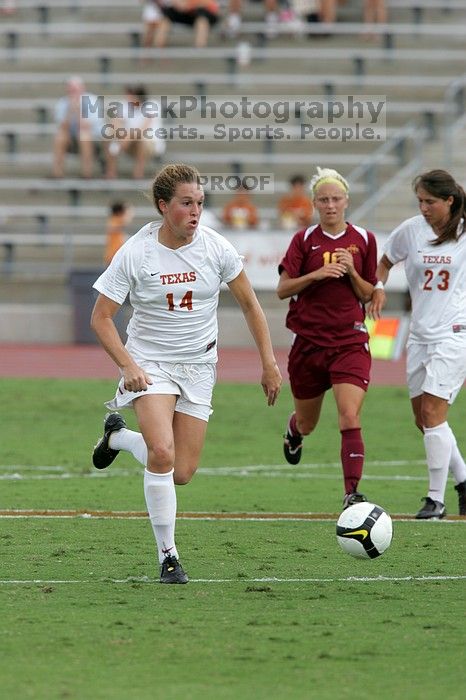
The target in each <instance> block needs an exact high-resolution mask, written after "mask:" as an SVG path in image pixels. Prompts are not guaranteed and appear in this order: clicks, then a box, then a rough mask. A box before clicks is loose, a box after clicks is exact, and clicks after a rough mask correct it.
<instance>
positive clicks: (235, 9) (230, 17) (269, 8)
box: [225, 0, 280, 39]
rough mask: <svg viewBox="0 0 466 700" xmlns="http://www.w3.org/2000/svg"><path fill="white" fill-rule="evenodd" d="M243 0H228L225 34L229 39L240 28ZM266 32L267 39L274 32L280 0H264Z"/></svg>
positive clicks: (272, 35)
mask: <svg viewBox="0 0 466 700" xmlns="http://www.w3.org/2000/svg"><path fill="white" fill-rule="evenodd" d="M242 6H243V0H228V6H227V15H226V18H225V27H226V34H227V36H228V37H229V38H230V39H233V38H234V37H236V36H237V34H238V33H239V31H240V29H241V21H242V16H241V15H242ZM264 8H265V23H266V27H267V29H266V34H267V36H268V38H269V39H271V38H273V37H274V36H275V34H276V28H277V24H278V21H279V12H280V0H264Z"/></svg>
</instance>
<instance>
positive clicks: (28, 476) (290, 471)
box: [0, 460, 425, 481]
mask: <svg viewBox="0 0 466 700" xmlns="http://www.w3.org/2000/svg"><path fill="white" fill-rule="evenodd" d="M424 463H425V462H424V460H394V461H373V462H366V465H365V474H364V479H365V480H369V481H425V476H412V475H408V474H387V475H383V474H370V473H367V470H370V469H371V468H372V467H374V468H379V467H382V468H387V469H390V468H393V467H410V466H415V465H416V466H417V465H422V464H424ZM327 469H329V470H334V469H338V470H340V469H341V464H340V463H336V462H329V463H313V464H312V463H311V464H299V465H296V466H294V465H283V464H280V465H277V464H275V465H272V464H253V465H246V466H240V467H231V466H230V467H228V466H222V467H200V468H199V469H198V472H197V473H198V474H199V475H200V476H214V477H222V476H234V477H240V478H247V477H254V476H266V477H267V478H285V477H289V476H292V477H293V478H294V479H333V478H334V475H333V474H327V473H322V472H321V471H315V470H327ZM37 472H40V473H39V474H37ZM47 472H48V473H47ZM140 475H141V471H140V469H139V468H138V467H137V466H136V467H135V469H118V468H117V467H112V469H109V470H107V471H92V472H82V473H78V472H70V471H68V469H67V467H64V466H59V465H52V466H50V467H47V466H38V467H32V466H25V465H7V466H0V481H42V480H60V479H102V478H104V479H105V478H116V477H140Z"/></svg>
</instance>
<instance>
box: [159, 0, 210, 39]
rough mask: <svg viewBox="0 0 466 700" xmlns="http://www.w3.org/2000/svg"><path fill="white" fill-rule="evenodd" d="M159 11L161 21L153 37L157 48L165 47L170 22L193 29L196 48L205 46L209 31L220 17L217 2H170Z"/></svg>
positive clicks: (178, 0)
mask: <svg viewBox="0 0 466 700" xmlns="http://www.w3.org/2000/svg"><path fill="white" fill-rule="evenodd" d="M161 10H162V15H163V19H162V20H161V22H160V24H159V25H158V27H157V31H156V35H155V45H156V46H157V47H158V48H162V47H164V46H165V45H166V43H167V37H168V33H169V31H170V28H171V25H172V22H174V23H175V24H184V25H187V26H189V27H193V29H194V46H195V47H196V48H203V47H205V46H207V42H208V40H209V32H210V29H211V27H213V26H214V25H215V24H217V22H218V19H219V15H220V8H219V5H218V2H217V0H170V2H169V3H167V4H163V5H162V7H161Z"/></svg>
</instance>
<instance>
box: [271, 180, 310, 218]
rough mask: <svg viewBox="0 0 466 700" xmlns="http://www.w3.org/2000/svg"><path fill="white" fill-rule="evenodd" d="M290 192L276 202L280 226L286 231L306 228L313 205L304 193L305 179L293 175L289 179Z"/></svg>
mask: <svg viewBox="0 0 466 700" xmlns="http://www.w3.org/2000/svg"><path fill="white" fill-rule="evenodd" d="M290 188H291V189H290V192H289V193H288V194H285V195H283V197H281V198H280V199H279V201H278V214H279V217H280V223H281V225H282V226H283V227H284V228H286V229H294V230H295V231H296V230H297V229H299V228H307V227H308V226H310V225H311V223H312V215H313V213H314V205H313V203H312V199H311V198H310V197H309V196H308V195H307V192H306V178H305V177H304V176H303V175H293V177H292V178H290Z"/></svg>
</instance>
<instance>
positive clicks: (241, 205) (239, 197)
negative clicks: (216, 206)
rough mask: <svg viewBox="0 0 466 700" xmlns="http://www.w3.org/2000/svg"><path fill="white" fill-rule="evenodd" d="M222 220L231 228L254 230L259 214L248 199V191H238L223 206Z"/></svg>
mask: <svg viewBox="0 0 466 700" xmlns="http://www.w3.org/2000/svg"><path fill="white" fill-rule="evenodd" d="M222 220H223V222H224V223H225V224H227V226H231V227H232V228H237V229H245V228H256V226H257V225H258V223H259V213H258V211H257V207H256V206H255V204H253V202H252V201H251V199H250V194H249V190H247V189H246V188H242V189H241V190H238V192H237V193H236V194H235V195H234V196H233V198H232V199H231V200H230V201H229V202H228V203H227V204H226V205H225V206H224V208H223V212H222Z"/></svg>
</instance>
